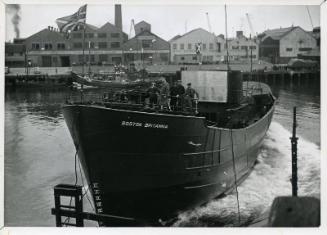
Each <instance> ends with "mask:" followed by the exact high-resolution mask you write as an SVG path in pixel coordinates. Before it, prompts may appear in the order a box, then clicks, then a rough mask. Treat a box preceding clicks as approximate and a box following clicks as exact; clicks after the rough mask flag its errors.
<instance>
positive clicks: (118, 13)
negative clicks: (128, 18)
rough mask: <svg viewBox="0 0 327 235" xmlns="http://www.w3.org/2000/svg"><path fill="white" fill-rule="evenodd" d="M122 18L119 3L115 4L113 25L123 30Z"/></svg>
mask: <svg viewBox="0 0 327 235" xmlns="http://www.w3.org/2000/svg"><path fill="white" fill-rule="evenodd" d="M122 25H123V20H122V16H121V4H115V26H116V27H117V28H119V29H120V30H123V26H122Z"/></svg>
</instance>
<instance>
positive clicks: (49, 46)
mask: <svg viewBox="0 0 327 235" xmlns="http://www.w3.org/2000/svg"><path fill="white" fill-rule="evenodd" d="M44 50H52V44H51V43H44Z"/></svg>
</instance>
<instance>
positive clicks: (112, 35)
mask: <svg viewBox="0 0 327 235" xmlns="http://www.w3.org/2000/svg"><path fill="white" fill-rule="evenodd" d="M119 35H120V33H111V34H110V36H111V37H112V38H119Z"/></svg>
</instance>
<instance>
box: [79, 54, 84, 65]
mask: <svg viewBox="0 0 327 235" xmlns="http://www.w3.org/2000/svg"><path fill="white" fill-rule="evenodd" d="M78 62H80V63H83V55H78Z"/></svg>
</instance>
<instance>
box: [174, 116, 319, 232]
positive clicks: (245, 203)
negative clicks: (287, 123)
mask: <svg viewBox="0 0 327 235" xmlns="http://www.w3.org/2000/svg"><path fill="white" fill-rule="evenodd" d="M290 137H291V133H290V132H289V131H288V130H287V129H285V128H284V127H283V126H282V125H281V124H279V123H278V122H272V123H271V126H270V129H269V130H268V132H267V135H266V137H265V139H264V142H263V145H262V147H261V151H260V153H259V155H258V163H257V164H256V165H255V166H254V169H253V171H252V172H251V174H250V175H249V177H248V178H247V179H246V180H245V181H244V182H243V183H242V184H241V185H239V186H238V193H239V206H240V218H241V222H240V223H239V220H238V210H237V199H236V193H235V190H234V191H233V192H231V193H230V194H229V195H227V196H225V197H223V198H221V199H214V200H212V201H210V202H208V203H207V204H206V205H205V206H201V207H197V208H195V209H193V210H189V211H186V212H183V213H181V214H179V216H178V220H177V221H176V222H175V223H174V225H173V226H201V227H202V226H215V227H221V226H227V227H228V226H246V225H248V224H250V223H252V222H253V221H255V220H256V219H258V218H259V217H260V216H262V215H265V214H267V213H268V211H269V208H270V206H271V204H272V202H273V200H274V198H275V197H277V196H286V195H291V194H292V185H291V181H290V179H291V174H292V172H291V171H292V166H291V141H290ZM298 137H299V140H298V195H299V196H314V197H317V198H320V148H319V146H318V145H316V144H314V143H312V142H310V141H308V140H305V139H304V138H302V137H301V136H298Z"/></svg>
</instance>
